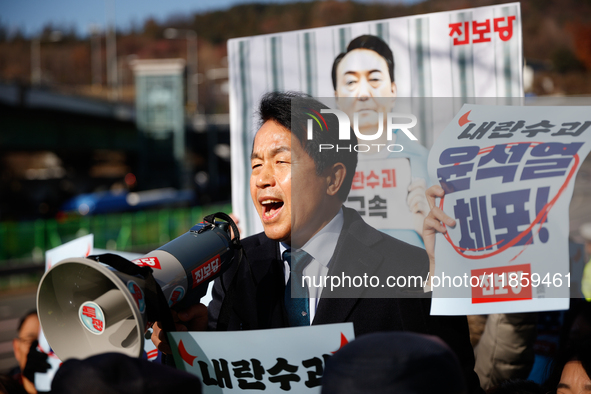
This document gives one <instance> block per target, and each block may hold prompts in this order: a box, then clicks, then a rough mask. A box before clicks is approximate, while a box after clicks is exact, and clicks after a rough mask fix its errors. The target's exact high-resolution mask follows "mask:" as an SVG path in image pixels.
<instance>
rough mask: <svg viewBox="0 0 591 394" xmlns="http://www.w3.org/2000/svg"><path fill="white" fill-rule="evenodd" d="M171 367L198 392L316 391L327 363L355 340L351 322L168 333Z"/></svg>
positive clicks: (318, 391)
mask: <svg viewBox="0 0 591 394" xmlns="http://www.w3.org/2000/svg"><path fill="white" fill-rule="evenodd" d="M169 338H170V339H171V340H170V342H171V344H173V355H174V361H175V364H176V367H177V368H178V369H182V370H185V371H187V372H190V373H193V374H195V375H197V376H199V377H200V378H201V381H202V382H203V389H204V390H203V392H204V393H205V394H211V393H236V392H243V391H244V390H257V391H262V392H265V393H285V392H292V393H320V378H321V377H322V375H323V371H324V365H325V362H326V359H327V358H329V357H331V356H332V354H334V353H335V352H336V351H337V350H338V349H340V348H341V347H342V346H344V345H345V344H347V343H348V342H350V341H352V340H353V339H354V338H355V335H354V331H353V323H339V324H326V325H319V326H309V327H292V328H278V329H271V330H252V331H232V332H172V333H170V334H169Z"/></svg>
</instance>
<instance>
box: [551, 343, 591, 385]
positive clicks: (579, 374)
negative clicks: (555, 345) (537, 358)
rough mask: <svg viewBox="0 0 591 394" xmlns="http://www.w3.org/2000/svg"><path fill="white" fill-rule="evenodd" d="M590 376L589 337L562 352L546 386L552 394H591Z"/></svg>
mask: <svg viewBox="0 0 591 394" xmlns="http://www.w3.org/2000/svg"><path fill="white" fill-rule="evenodd" d="M590 376H591V338H588V337H587V338H585V339H584V340H583V341H582V342H578V343H572V344H571V346H569V347H567V348H565V349H564V350H563V351H562V352H560V354H559V355H558V356H557V357H556V359H555V360H554V363H553V368H552V373H551V375H550V377H549V378H548V380H547V381H546V383H545V386H546V388H547V389H548V390H551V391H550V392H551V393H557V394H591V378H590ZM554 390H555V391H554Z"/></svg>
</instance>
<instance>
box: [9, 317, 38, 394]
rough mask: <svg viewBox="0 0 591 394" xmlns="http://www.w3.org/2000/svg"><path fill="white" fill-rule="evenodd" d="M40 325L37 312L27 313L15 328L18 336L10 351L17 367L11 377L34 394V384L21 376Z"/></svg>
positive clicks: (35, 341) (13, 341) (30, 393)
mask: <svg viewBox="0 0 591 394" xmlns="http://www.w3.org/2000/svg"><path fill="white" fill-rule="evenodd" d="M39 331H40V325H39V318H38V317H37V311H36V310H31V311H29V312H27V313H26V314H25V315H24V316H23V317H22V318H21V320H20V322H19V324H18V328H17V333H18V336H17V337H16V338H14V339H13V340H12V349H13V351H14V358H16V361H17V362H18V367H17V368H15V369H14V370H13V372H12V377H13V379H14V380H15V381H17V382H18V383H19V385H21V386H22V387H23V388H24V389H25V390H26V392H27V393H29V394H35V393H37V390H36V389H35V384H34V383H33V382H32V381H31V380H29V379H28V378H27V377H25V376H24V375H23V371H24V370H25V366H26V365H27V356H28V354H29V351H30V350H31V345H32V344H36V343H37V338H38V337H39Z"/></svg>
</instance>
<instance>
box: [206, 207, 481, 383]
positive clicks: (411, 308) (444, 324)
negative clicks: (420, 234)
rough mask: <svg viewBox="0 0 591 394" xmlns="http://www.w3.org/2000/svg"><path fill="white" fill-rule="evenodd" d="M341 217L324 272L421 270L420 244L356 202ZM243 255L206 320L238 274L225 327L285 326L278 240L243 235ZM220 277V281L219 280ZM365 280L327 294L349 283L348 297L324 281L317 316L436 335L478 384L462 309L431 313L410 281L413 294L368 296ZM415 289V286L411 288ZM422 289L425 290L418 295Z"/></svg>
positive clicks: (212, 321)
mask: <svg viewBox="0 0 591 394" xmlns="http://www.w3.org/2000/svg"><path fill="white" fill-rule="evenodd" d="M343 213H344V223H343V229H342V231H341V234H340V236H339V239H338V242H337V245H336V248H335V252H334V255H333V258H332V259H331V263H330V265H329V272H328V275H338V276H341V275H342V274H343V273H345V274H346V275H348V276H351V277H353V276H355V275H359V276H363V275H364V274H367V275H368V276H372V275H375V276H378V277H380V280H381V283H384V281H385V278H387V277H388V276H389V275H394V276H398V275H403V276H416V275H420V276H422V277H423V278H425V277H426V274H427V272H428V267H429V263H428V257H427V253H426V252H425V251H424V250H423V249H420V248H417V247H415V246H412V245H409V244H407V243H405V242H402V241H399V240H397V239H395V238H392V237H390V236H388V235H386V234H383V233H381V232H379V231H378V230H376V229H374V228H373V227H371V226H369V225H368V224H367V223H365V222H364V221H363V219H362V218H361V217H360V216H359V214H357V212H356V211H355V210H353V209H349V208H346V207H343ZM242 244H243V246H244V250H245V252H246V256H247V259H243V260H242V261H241V262H240V264H234V265H233V266H232V267H231V268H230V269H228V271H226V272H225V273H224V275H223V276H222V278H221V279H220V278H218V279H217V280H216V282H215V284H214V288H213V301H212V302H211V303H210V304H209V308H208V309H209V328H210V329H211V330H215V329H216V328H217V323H218V316H219V313H220V308H221V305H222V302H223V299H224V294H225V292H224V290H223V289H224V288H226V289H227V288H228V287H229V286H230V283H231V281H232V279H233V278H234V275H237V276H236V282H235V286H236V287H235V289H234V291H235V292H234V296H233V297H232V298H233V302H232V304H233V305H232V308H231V313H230V314H229V322H228V327H227V328H228V330H241V329H243V330H251V329H266V328H280V327H288V323H287V316H286V312H285V308H284V305H283V303H284V301H283V300H284V292H285V279H284V272H283V266H284V264H283V261H282V260H281V258H280V254H279V244H278V243H277V242H275V241H272V240H270V239H269V238H267V237H266V236H265V234H264V233H260V234H257V235H253V236H251V237H248V238H246V239H244V240H243V241H242ZM222 281H223V285H222ZM371 290H372V289H366V288H364V287H359V288H352V289H346V290H344V289H338V290H336V291H335V292H334V293H333V295H332V296H335V297H339V296H341V297H342V296H343V294H338V293H339V292H341V291H346V296H347V297H348V298H331V297H330V296H329V295H328V294H327V289H326V288H325V289H324V290H323V293H322V297H321V299H320V300H319V302H318V307H317V310H316V315H315V317H314V320H313V322H312V324H313V325H316V324H329V323H342V322H353V325H354V329H355V335H356V337H359V336H361V335H363V334H367V333H372V332H379V331H412V332H416V333H423V334H430V335H437V336H439V337H440V338H441V339H443V340H444V341H445V342H446V343H447V344H448V345H449V346H450V347H451V348H452V350H454V352H455V353H456V355H457V356H458V359H459V360H460V363H461V365H462V368H463V370H464V373H465V375H466V378H467V381H468V382H467V383H468V387H469V388H470V392H480V388H479V385H478V377H477V376H476V374H475V373H474V371H473V369H474V354H473V350H472V346H471V345H470V340H469V333H468V323H467V320H466V317H465V316H431V315H430V314H429V311H430V306H431V300H430V299H429V298H426V297H424V294H422V289H414V290H408V291H415V294H416V295H417V297H413V298H392V297H390V298H368V296H369V297H376V294H377V295H378V296H379V294H386V293H381V292H382V291H390V292H395V291H400V290H397V289H388V288H385V289H382V288H381V286H380V288H379V289H373V290H375V291H377V293H375V294H368V293H367V292H368V291H371ZM416 290H419V291H416ZM421 296H423V297H422V298H421Z"/></svg>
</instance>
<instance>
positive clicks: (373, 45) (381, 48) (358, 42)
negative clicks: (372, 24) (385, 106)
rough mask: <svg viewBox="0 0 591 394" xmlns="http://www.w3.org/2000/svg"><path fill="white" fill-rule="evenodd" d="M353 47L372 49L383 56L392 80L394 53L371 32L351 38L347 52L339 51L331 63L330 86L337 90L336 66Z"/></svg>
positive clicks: (392, 80)
mask: <svg viewBox="0 0 591 394" xmlns="http://www.w3.org/2000/svg"><path fill="white" fill-rule="evenodd" d="M355 49H368V50H370V51H374V52H375V53H377V54H378V55H380V56H381V57H383V58H384V60H385V61H386V63H387V64H388V72H389V73H390V81H391V82H394V54H393V53H392V50H391V49H390V47H389V46H388V44H386V43H385V42H384V40H382V39H381V38H380V37H378V36H372V35H371V34H365V35H363V36H359V37H357V38H355V39H353V40H352V41H351V42H350V43H349V46H347V52H343V53H340V54H339V55H338V56H337V57H336V58H335V59H334V62H333V63H332V87H333V88H334V90H337V67H338V66H339V63H340V62H341V60H343V58H344V57H345V55H346V54H347V53H349V52H351V51H353V50H355Z"/></svg>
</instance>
